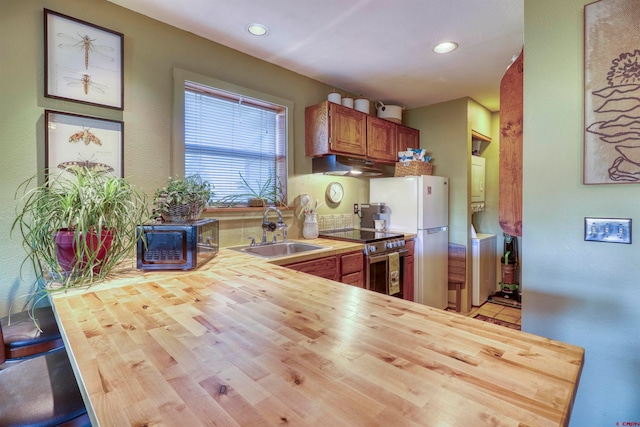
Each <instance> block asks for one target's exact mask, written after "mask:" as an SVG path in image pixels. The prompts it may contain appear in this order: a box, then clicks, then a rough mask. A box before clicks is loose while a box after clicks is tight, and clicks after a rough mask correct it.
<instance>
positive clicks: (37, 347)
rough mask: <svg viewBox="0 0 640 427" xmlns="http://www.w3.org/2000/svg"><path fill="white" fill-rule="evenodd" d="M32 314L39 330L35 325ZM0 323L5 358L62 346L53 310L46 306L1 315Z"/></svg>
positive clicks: (29, 354) (32, 353) (19, 356)
mask: <svg viewBox="0 0 640 427" xmlns="http://www.w3.org/2000/svg"><path fill="white" fill-rule="evenodd" d="M32 316H34V317H35V319H36V321H37V323H38V326H39V327H40V329H41V330H38V328H37V327H36V325H35V323H34V319H33V318H32ZM0 325H2V328H3V329H4V355H5V358H6V359H7V360H11V359H19V358H23V357H31V356H35V355H38V354H41V353H45V352H47V351H51V350H55V349H57V348H62V347H63V346H64V343H63V342H62V337H61V336H60V331H59V330H58V324H57V323H56V319H55V316H54V315H53V310H52V309H51V307H48V306H47V307H39V308H36V309H35V310H28V311H22V312H20V313H15V314H11V315H10V316H7V317H3V318H2V319H0Z"/></svg>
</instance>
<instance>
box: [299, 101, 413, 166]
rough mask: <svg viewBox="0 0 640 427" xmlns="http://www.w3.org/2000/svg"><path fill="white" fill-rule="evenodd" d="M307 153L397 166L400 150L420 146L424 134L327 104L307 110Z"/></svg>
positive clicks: (350, 109)
mask: <svg viewBox="0 0 640 427" xmlns="http://www.w3.org/2000/svg"><path fill="white" fill-rule="evenodd" d="M304 146H305V154H306V155H307V156H310V157H315V156H324V155H327V154H339V155H348V156H353V157H357V158H361V159H364V158H366V159H371V160H375V161H376V162H378V163H387V164H392V163H395V162H396V161H397V159H398V151H406V149H407V148H419V147H420V131H419V130H417V129H413V128H410V127H408V126H404V125H401V124H397V123H394V122H391V121H389V120H385V119H381V118H379V117H377V116H373V115H370V114H366V113H363V112H360V111H358V110H355V109H353V108H348V107H344V106H342V105H340V104H335V103H333V102H329V101H324V102H321V103H320V104H316V105H311V106H309V107H307V108H306V109H305V138H304Z"/></svg>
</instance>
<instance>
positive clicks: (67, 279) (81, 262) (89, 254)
mask: <svg viewBox="0 0 640 427" xmlns="http://www.w3.org/2000/svg"><path fill="white" fill-rule="evenodd" d="M69 172H71V173H69ZM38 176H39V175H38V174H36V175H35V176H33V177H31V178H29V179H27V180H26V181H24V182H23V183H22V184H21V185H20V186H19V187H18V189H17V190H16V198H18V195H19V193H22V194H21V196H20V200H19V203H18V205H17V208H16V209H17V217H16V219H15V220H14V222H13V225H12V227H11V233H12V234H13V232H14V231H15V230H16V229H17V230H19V231H20V233H21V235H22V238H23V246H24V248H25V250H26V252H27V259H28V260H31V262H32V264H33V266H34V269H35V271H36V276H37V278H38V282H40V281H41V280H42V281H44V283H45V284H47V285H49V286H47V288H48V289H60V288H65V289H66V288H70V287H77V286H84V285H90V284H91V283H93V282H94V281H97V280H102V279H104V278H105V277H106V276H107V275H108V274H109V273H110V272H111V271H112V270H113V269H114V267H116V265H118V264H119V263H120V262H121V261H123V260H124V259H125V258H127V257H129V256H131V255H132V254H133V251H134V248H135V246H136V243H137V238H138V237H136V227H137V226H138V225H139V224H142V223H144V222H146V221H148V219H149V215H148V209H147V203H146V195H145V194H144V193H142V192H140V191H138V190H137V189H136V188H134V187H133V186H132V185H131V184H130V183H129V182H128V181H127V180H125V179H124V178H120V177H115V176H113V175H110V174H107V173H103V172H102V171H100V170H92V169H89V168H86V167H78V166H74V167H71V168H68V169H67V170H66V172H62V173H61V174H59V175H56V176H53V175H51V174H50V175H49V176H48V178H47V180H46V182H45V183H43V184H41V185H38V186H35V187H32V184H33V183H34V182H35V181H37V179H38Z"/></svg>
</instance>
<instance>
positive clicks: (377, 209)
mask: <svg viewBox="0 0 640 427" xmlns="http://www.w3.org/2000/svg"><path fill="white" fill-rule="evenodd" d="M360 214H361V217H360V228H370V229H374V228H375V221H376V220H378V219H382V220H384V221H385V223H386V224H389V213H388V208H387V207H386V206H385V204H384V203H369V204H362V205H360Z"/></svg>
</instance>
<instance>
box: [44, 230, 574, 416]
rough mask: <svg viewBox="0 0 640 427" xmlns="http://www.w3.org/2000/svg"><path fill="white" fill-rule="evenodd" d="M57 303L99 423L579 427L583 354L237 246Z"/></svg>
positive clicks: (337, 245)
mask: <svg viewBox="0 0 640 427" xmlns="http://www.w3.org/2000/svg"><path fill="white" fill-rule="evenodd" d="M314 243H318V244H323V245H327V246H332V247H333V248H332V249H326V250H321V251H314V252H316V253H314V254H305V255H304V256H303V257H297V258H295V260H299V259H302V258H304V259H310V258H312V257H313V256H316V257H317V256H326V255H330V254H336V253H340V252H341V251H342V252H346V251H349V250H351V251H353V250H354V248H355V249H357V245H355V244H353V243H347V242H338V241H333V240H331V241H329V240H324V241H323V240H322V239H316V240H314ZM280 263H282V261H280ZM51 301H52V305H53V306H54V310H55V312H56V315H57V317H58V322H59V324H60V329H61V331H62V334H63V338H64V340H65V344H66V347H67V350H68V352H69V358H70V359H71V363H72V365H73V367H74V370H75V372H76V375H77V378H78V383H79V384H80V388H81V391H82V393H83V395H84V398H85V402H86V404H87V409H88V411H89V414H90V416H91V418H92V421H93V423H94V425H95V426H98V425H101V426H152V425H153V426H157V425H164V426H184V427H186V426H189V427H193V426H213V425H215V426H246V425H252V426H267V425H274V426H275V425H283V424H288V425H292V426H306V425H321V426H376V425H380V426H436V425H437V426H497V425H501V426H518V425H521V426H524V425H527V426H558V425H567V424H568V420H569V416H570V413H571V407H572V404H573V400H574V396H575V393H576V389H577V386H578V379H579V377H580V372H581V369H582V364H583V358H584V350H583V349H582V348H580V347H576V346H573V345H569V344H565V343H562V342H558V341H553V340H550V339H546V338H542V337H539V336H535V335H531V334H528V333H524V332H520V331H516V330H513V329H508V328H504V327H501V326H497V325H493V324H490V323H486V322H482V321H480V320H477V319H473V318H468V317H464V316H462V315H459V314H456V313H451V312H446V311H443V310H438V309H433V308H430V307H427V306H423V305H420V304H416V303H413V302H408V301H404V300H401V299H398V298H394V297H389V296H386V295H382V294H377V293H375V292H371V291H367V290H364V289H361V288H358V287H354V286H349V285H345V284H342V283H337V282H333V281H330V280H327V279H322V278H318V277H315V276H311V275H308V274H305V273H302V272H298V271H294V270H290V269H287V268H285V267H280V266H277V265H275V264H273V263H270V262H267V261H264V260H261V259H259V258H255V257H251V256H248V255H244V254H241V253H238V252H235V251H231V250H228V249H223V250H221V252H220V253H219V254H218V256H217V257H216V258H214V259H213V260H211V261H210V262H209V263H207V264H206V265H204V266H202V267H201V268H200V269H198V270H194V271H190V272H146V273H143V272H141V271H137V270H132V271H130V272H129V273H128V274H124V275H123V277H119V278H115V279H112V280H110V281H108V282H105V283H102V284H99V285H96V286H93V287H91V288H90V289H87V290H74V291H70V292H67V293H57V294H53V296H52V298H51Z"/></svg>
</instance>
